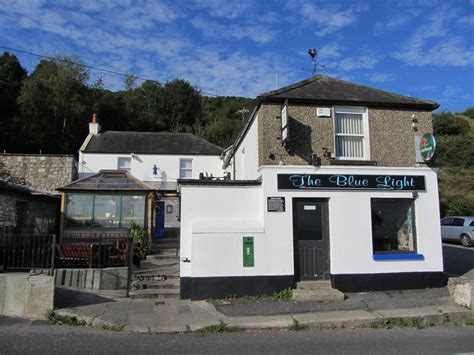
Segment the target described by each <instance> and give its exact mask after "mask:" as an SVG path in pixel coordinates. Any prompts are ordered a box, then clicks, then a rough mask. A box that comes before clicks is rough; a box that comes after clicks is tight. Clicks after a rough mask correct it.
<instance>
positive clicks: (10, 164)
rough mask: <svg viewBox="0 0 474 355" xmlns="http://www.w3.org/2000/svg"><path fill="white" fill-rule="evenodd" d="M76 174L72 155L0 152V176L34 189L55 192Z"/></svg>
mask: <svg viewBox="0 0 474 355" xmlns="http://www.w3.org/2000/svg"><path fill="white" fill-rule="evenodd" d="M76 176H77V173H76V165H75V161H74V156H72V155H41V154H39V155H38V154H31V155H28V154H0V177H1V178H5V177H7V179H11V180H13V181H15V182H17V183H20V184H23V185H27V186H29V187H31V188H33V189H36V190H40V191H48V192H52V193H57V192H56V189H57V188H58V187H61V186H64V185H66V184H69V183H70V182H72V181H73V180H75V179H76Z"/></svg>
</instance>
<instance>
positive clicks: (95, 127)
mask: <svg viewBox="0 0 474 355" xmlns="http://www.w3.org/2000/svg"><path fill="white" fill-rule="evenodd" d="M99 132H100V126H99V124H98V123H97V114H96V113H93V114H92V122H91V123H89V134H94V135H97V134H99Z"/></svg>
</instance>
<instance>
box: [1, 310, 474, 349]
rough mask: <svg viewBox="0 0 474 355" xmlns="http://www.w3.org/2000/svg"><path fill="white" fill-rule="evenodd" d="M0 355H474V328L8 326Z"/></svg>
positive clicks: (3, 328)
mask: <svg viewBox="0 0 474 355" xmlns="http://www.w3.org/2000/svg"><path fill="white" fill-rule="evenodd" d="M0 324H3V325H0V354H21V353H28V354H68V355H70V354H79V353H80V354H87V353H93V354H103V353H114V354H125V353H129V354H130V353H133V354H142V353H160V354H162V353H203V354H204V353H206V354H209V353H223V354H228V353H234V354H253V353H272V354H275V353H276V354H282V353H287V354H288V353H291V354H300V353H304V354H309V353H337V354H367V353H375V354H384V355H388V354H397V355H399V354H409V353H412V354H413V353H416V354H448V353H472V352H474V327H472V326H470V327H469V326H465V327H433V328H428V329H420V330H418V329H413V328H403V329H390V330H387V329H358V330H349V329H347V330H324V331H313V330H305V331H299V332H290V331H262V332H241V333H220V334H176V335H143V334H133V333H125V332H109V331H103V330H100V329H94V328H83V327H67V326H52V325H44V324H30V323H22V322H15V321H5V320H2V319H1V318H0Z"/></svg>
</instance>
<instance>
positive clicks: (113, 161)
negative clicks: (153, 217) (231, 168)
mask: <svg viewBox="0 0 474 355" xmlns="http://www.w3.org/2000/svg"><path fill="white" fill-rule="evenodd" d="M130 157H131V155H130V154H97V153H84V152H80V153H79V176H80V177H83V176H85V175H86V174H93V173H97V172H99V170H115V169H117V159H118V158H130ZM181 158H182V159H192V160H193V171H192V174H193V176H192V178H193V179H198V178H199V173H201V172H202V173H206V172H207V173H208V174H209V175H210V174H213V175H214V176H219V177H222V176H223V175H224V171H223V170H222V160H221V159H220V158H219V156H217V155H151V154H135V157H134V158H132V160H131V174H132V175H133V176H135V177H136V178H138V179H140V180H142V181H167V180H170V181H176V179H178V178H179V160H180V159H181ZM155 164H156V166H157V167H158V168H159V171H158V176H157V177H154V176H153V165H155Z"/></svg>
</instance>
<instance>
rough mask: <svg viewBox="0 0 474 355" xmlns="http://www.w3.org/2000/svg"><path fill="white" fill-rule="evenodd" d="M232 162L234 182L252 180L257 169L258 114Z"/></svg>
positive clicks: (255, 175)
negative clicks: (233, 165)
mask: <svg viewBox="0 0 474 355" xmlns="http://www.w3.org/2000/svg"><path fill="white" fill-rule="evenodd" d="M234 157H235V158H234V159H232V161H233V162H234V164H235V179H236V180H253V179H255V178H256V177H257V169H258V114H257V117H255V119H254V121H253V122H252V125H251V126H250V128H249V131H248V132H247V135H246V136H245V138H244V140H243V141H242V143H241V144H240V146H239V148H238V149H237V151H236V152H235V155H234Z"/></svg>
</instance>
